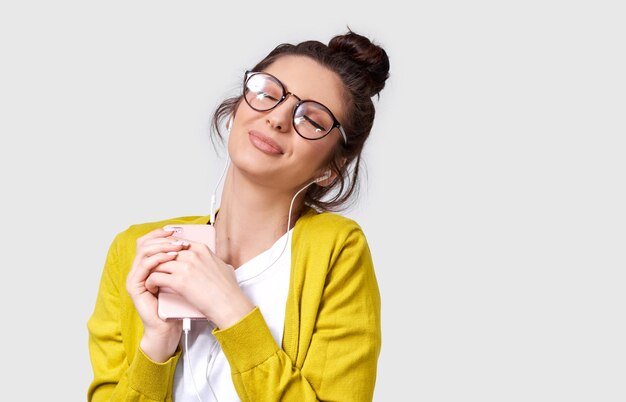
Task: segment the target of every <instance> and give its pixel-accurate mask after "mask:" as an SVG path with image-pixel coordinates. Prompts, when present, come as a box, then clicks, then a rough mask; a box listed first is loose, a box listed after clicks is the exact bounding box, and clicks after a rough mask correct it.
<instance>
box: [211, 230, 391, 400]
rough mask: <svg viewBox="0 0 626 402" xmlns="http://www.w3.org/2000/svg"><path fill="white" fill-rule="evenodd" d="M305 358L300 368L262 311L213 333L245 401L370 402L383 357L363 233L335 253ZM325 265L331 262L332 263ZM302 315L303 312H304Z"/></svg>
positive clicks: (374, 288)
mask: <svg viewBox="0 0 626 402" xmlns="http://www.w3.org/2000/svg"><path fill="white" fill-rule="evenodd" d="M326 261H327V264H326V267H325V268H326V269H327V273H326V276H325V279H323V285H322V286H323V289H322V290H321V292H322V293H321V297H320V299H319V305H318V306H308V307H307V306H303V310H306V312H308V313H310V312H311V311H316V312H317V315H316V317H315V318H314V319H315V327H314V331H313V334H312V337H311V339H310V345H309V348H308V351H307V353H306V358H305V360H304V363H303V364H302V366H301V367H297V366H296V365H295V364H294V362H293V361H292V360H291V359H290V358H289V356H288V355H287V353H286V352H285V351H284V350H283V349H281V348H280V347H279V346H278V345H277V344H276V342H275V341H274V339H273V338H272V335H271V333H270V331H269V329H268V327H267V324H266V323H265V321H264V319H263V316H262V314H261V312H260V310H259V309H258V308H255V309H254V310H253V311H252V312H251V313H249V314H248V315H247V316H246V317H244V318H243V319H242V320H241V321H239V322H238V323H236V324H235V325H233V326H232V327H229V328H225V329H223V330H215V331H214V335H215V336H216V338H217V339H218V341H219V342H220V345H221V347H222V349H223V351H224V354H225V356H226V358H227V359H228V361H229V363H230V366H231V372H232V378H233V382H234V384H235V388H236V389H237V392H238V394H239V397H240V398H241V400H242V401H244V402H247V401H278V400H286V401H360V402H362V401H368V400H369V401H371V400H372V398H373V392H374V385H375V382H376V367H377V360H378V356H379V353H380V345H381V329H380V295H379V290H378V285H377V282H376V277H375V274H374V267H373V263H372V259H371V255H370V251H369V248H368V245H367V242H366V240H365V236H364V235H363V233H362V232H361V230H360V228H358V227H357V228H356V229H354V230H351V231H350V233H349V234H348V235H347V236H346V238H345V239H344V241H343V243H342V246H341V247H338V248H337V249H336V250H334V251H333V253H331V255H330V258H329V259H328V260H326ZM328 261H330V262H329V263H328ZM306 312H304V311H303V313H302V314H306Z"/></svg>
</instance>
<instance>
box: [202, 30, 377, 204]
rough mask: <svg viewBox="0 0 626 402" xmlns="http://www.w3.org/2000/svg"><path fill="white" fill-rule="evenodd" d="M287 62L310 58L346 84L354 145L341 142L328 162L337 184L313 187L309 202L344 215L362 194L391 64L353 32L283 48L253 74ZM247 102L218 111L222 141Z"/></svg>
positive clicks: (346, 123)
mask: <svg viewBox="0 0 626 402" xmlns="http://www.w3.org/2000/svg"><path fill="white" fill-rule="evenodd" d="M283 56H305V57H309V58H311V59H313V60H315V61H317V62H318V63H319V64H321V65H322V66H324V67H326V68H328V69H329V70H331V71H333V72H335V73H336V74H337V75H338V76H339V77H340V78H341V81H342V82H343V85H344V91H343V92H344V93H345V96H346V98H347V99H345V104H346V105H347V108H346V113H345V116H344V117H343V119H341V125H342V127H343V129H344V131H345V133H346V136H347V138H348V141H347V144H344V143H343V141H339V142H338V145H337V147H336V148H335V151H334V153H333V154H332V155H331V158H330V160H329V161H328V166H329V168H330V169H332V171H333V172H334V173H335V174H336V178H335V179H334V181H333V183H332V184H331V185H329V186H326V187H323V186H318V185H313V186H311V187H310V188H309V190H308V191H307V193H306V195H305V199H304V202H305V204H307V205H309V206H311V207H314V208H316V209H318V210H322V211H337V210H340V209H344V208H346V207H347V206H349V204H350V201H351V198H352V197H353V196H354V195H356V194H357V193H358V185H359V181H358V179H359V170H360V167H361V152H362V150H363V146H364V145H365V140H366V139H367V137H368V136H369V133H370V130H371V129H372V125H373V123H374V115H375V110H374V103H373V102H372V97H373V96H374V95H378V96H380V95H379V92H380V91H381V90H382V89H383V88H384V87H385V81H386V80H387V78H388V77H389V58H388V57H387V53H386V52H385V50H384V49H383V48H381V47H380V46H378V45H375V44H373V43H372V42H371V41H370V40H369V39H368V38H366V37H364V36H362V35H359V34H356V33H354V32H352V31H351V30H350V29H349V28H348V32H347V33H345V34H343V35H338V36H335V37H334V38H332V39H331V40H330V42H329V43H328V45H325V44H323V43H321V42H318V41H306V42H302V43H299V44H297V45H293V44H288V43H285V44H281V45H278V46H277V47H276V48H275V49H274V50H272V51H271V52H270V53H269V54H268V55H267V56H266V57H265V58H264V59H263V60H261V62H259V63H258V64H257V65H256V66H254V68H253V71H262V70H264V69H265V68H267V67H268V66H269V65H270V64H272V63H273V62H274V61H276V60H277V59H279V58H280V57H283ZM312 79H313V77H312ZM241 100H242V95H239V96H237V97H233V98H228V99H226V100H225V101H224V102H222V103H221V104H220V105H219V106H218V107H217V109H216V111H215V113H214V115H213V120H212V131H213V132H214V133H215V134H216V135H217V137H218V138H219V139H220V140H223V137H222V135H221V133H220V126H221V124H222V123H223V122H224V120H225V119H227V118H229V117H230V115H232V114H233V113H234V111H235V109H236V108H237V106H238V105H239V103H240V102H241Z"/></svg>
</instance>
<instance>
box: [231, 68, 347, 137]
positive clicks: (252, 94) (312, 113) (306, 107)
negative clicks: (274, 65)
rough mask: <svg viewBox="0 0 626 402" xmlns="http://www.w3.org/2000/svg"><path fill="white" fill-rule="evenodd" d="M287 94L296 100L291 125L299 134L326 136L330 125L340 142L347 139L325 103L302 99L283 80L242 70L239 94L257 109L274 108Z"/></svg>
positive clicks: (260, 110) (267, 109)
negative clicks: (242, 80) (286, 87)
mask: <svg viewBox="0 0 626 402" xmlns="http://www.w3.org/2000/svg"><path fill="white" fill-rule="evenodd" d="M289 95H291V96H293V97H294V98H296V99H297V100H298V103H296V106H295V107H294V109H293V127H294V128H295V129H296V132H297V133H298V134H299V135H300V136H301V137H303V138H306V139H307V140H319V139H322V138H324V137H326V136H327V135H328V134H329V133H330V132H331V131H332V129H333V128H338V129H339V133H340V134H341V137H342V138H343V142H344V143H347V142H348V138H347V137H346V133H345V131H343V127H341V124H340V123H339V122H338V121H337V119H336V118H335V116H334V115H333V113H332V112H331V111H330V109H328V108H327V107H326V106H324V105H322V104H321V103H319V102H315V101H313V100H308V99H305V100H302V99H300V98H299V97H298V96H296V95H295V94H292V93H291V92H287V91H285V86H284V85H283V83H282V82H280V81H279V80H278V78H276V77H274V76H273V75H271V74H268V73H260V72H253V71H246V76H245V79H244V84H243V98H244V99H245V100H246V103H247V104H248V106H250V107H251V108H252V109H254V110H256V111H257V112H267V111H269V110H272V109H274V108H275V107H276V106H278V105H280V104H281V103H282V102H283V101H284V100H285V99H287V98H288V97H289Z"/></svg>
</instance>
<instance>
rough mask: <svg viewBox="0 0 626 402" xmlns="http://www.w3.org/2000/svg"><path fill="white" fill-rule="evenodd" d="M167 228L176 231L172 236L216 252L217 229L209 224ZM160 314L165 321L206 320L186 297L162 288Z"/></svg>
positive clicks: (159, 305)
mask: <svg viewBox="0 0 626 402" xmlns="http://www.w3.org/2000/svg"><path fill="white" fill-rule="evenodd" d="M165 228H171V229H174V231H173V232H172V236H174V237H177V238H180V239H185V240H190V241H194V242H198V243H204V244H206V245H207V246H208V247H209V249H211V251H213V252H215V228H214V227H213V226H211V225H208V224H182V225H167V226H165ZM158 314H159V317H161V318H162V319H164V320H182V319H183V318H190V319H193V320H200V319H206V317H205V316H204V315H203V314H202V313H201V312H200V311H198V310H197V309H196V308H195V307H193V306H192V305H190V304H189V303H188V302H187V301H186V300H185V298H184V297H182V296H181V295H180V294H178V293H175V292H174V291H173V290H172V289H169V288H166V287H161V288H160V289H159V294H158Z"/></svg>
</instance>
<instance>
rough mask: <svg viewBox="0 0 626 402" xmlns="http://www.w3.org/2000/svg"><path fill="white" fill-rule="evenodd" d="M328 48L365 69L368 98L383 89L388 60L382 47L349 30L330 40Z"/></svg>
mask: <svg viewBox="0 0 626 402" xmlns="http://www.w3.org/2000/svg"><path fill="white" fill-rule="evenodd" d="M328 47H329V48H330V49H331V50H333V51H335V52H341V53H345V54H346V55H347V56H348V57H349V58H350V59H352V60H353V61H354V62H356V63H357V64H358V65H359V66H360V67H362V68H364V69H365V72H366V74H364V77H365V79H366V81H367V87H368V88H369V95H370V96H374V95H377V94H378V93H379V92H380V91H381V90H382V89H383V88H384V87H385V81H386V80H387V78H389V58H388V57H387V53H386V52H385V50H384V49H383V48H382V47H380V46H378V45H375V44H373V43H372V42H371V41H370V40H369V39H368V38H366V37H365V36H362V35H359V34H357V33H354V32H352V31H351V30H349V29H348V32H347V33H345V34H343V35H337V36H335V37H334V38H332V39H331V40H330V42H329V43H328Z"/></svg>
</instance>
